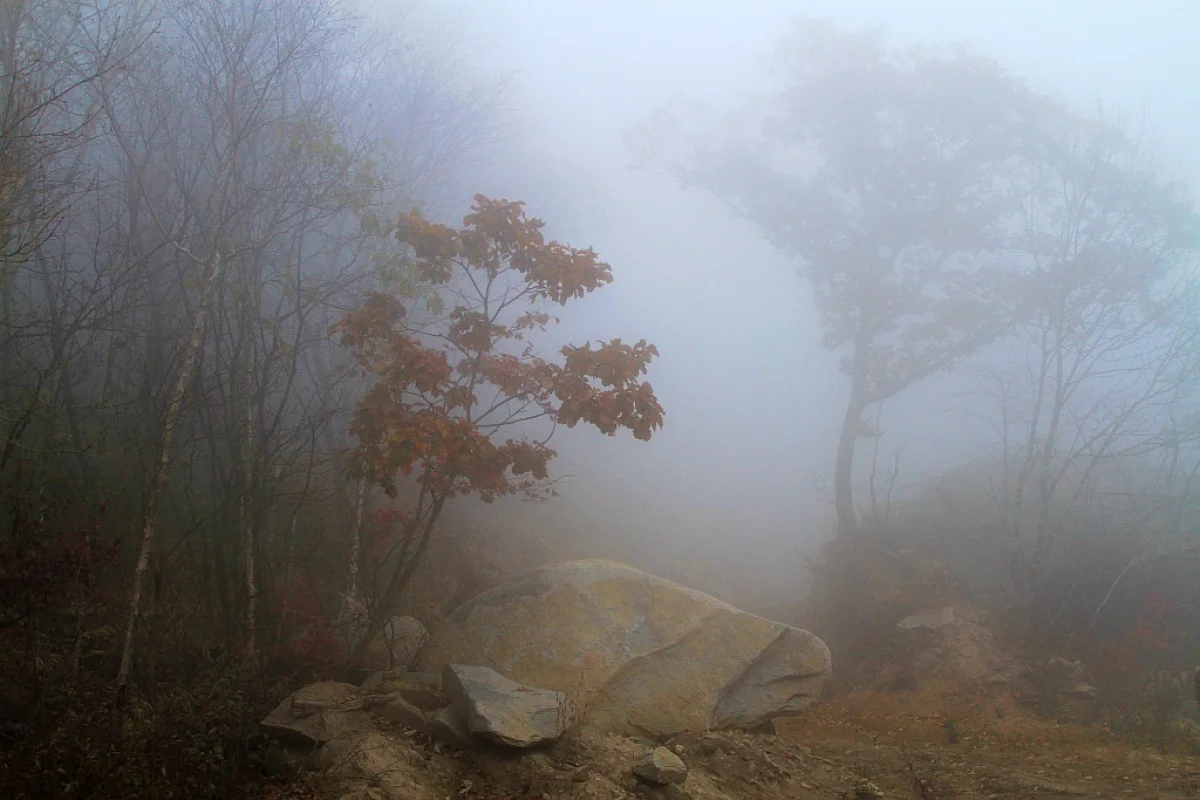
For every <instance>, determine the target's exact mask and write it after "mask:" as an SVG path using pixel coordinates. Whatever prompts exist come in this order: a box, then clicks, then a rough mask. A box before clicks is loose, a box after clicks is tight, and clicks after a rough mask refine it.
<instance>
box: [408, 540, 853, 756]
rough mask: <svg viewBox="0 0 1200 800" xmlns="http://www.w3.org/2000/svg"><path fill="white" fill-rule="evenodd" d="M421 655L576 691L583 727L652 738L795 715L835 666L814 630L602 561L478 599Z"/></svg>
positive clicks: (568, 566)
mask: <svg viewBox="0 0 1200 800" xmlns="http://www.w3.org/2000/svg"><path fill="white" fill-rule="evenodd" d="M420 663H421V665H422V668H423V669H425V670H426V671H433V670H437V669H441V668H442V666H444V665H445V664H451V663H454V664H475V665H483V666H488V667H491V668H493V669H495V670H496V671H498V672H500V673H503V674H504V675H506V676H508V677H509V678H511V679H513V680H516V681H520V682H522V683H526V684H529V685H532V686H540V687H545V688H547V689H552V690H555V691H558V692H562V693H564V694H566V695H568V697H569V698H570V700H571V704H572V706H573V707H574V708H575V709H578V710H579V714H580V717H581V722H582V725H583V726H584V727H585V728H587V729H590V730H594V731H608V732H615V733H632V734H650V735H653V736H668V735H671V734H673V733H677V732H680V731H686V730H705V729H709V728H713V727H723V726H751V725H755V724H758V723H761V722H763V721H765V720H767V719H770V718H772V717H774V716H779V715H786V714H792V713H796V712H798V711H801V710H802V709H804V708H806V707H807V706H809V705H811V704H812V703H813V702H814V701H815V700H816V699H817V697H818V696H819V695H820V693H821V691H822V689H823V687H824V685H825V682H826V681H827V679H828V677H829V672H830V656H829V649H828V648H827V647H826V646H825V643H824V642H822V641H821V640H820V639H818V638H817V637H816V636H814V635H812V634H811V633H808V632H807V631H803V630H799V629H797V628H792V627H789V626H787V625H783V624H781V623H778V622H772V621H770V620H766V619H763V618H762V617H758V616H755V615H753V614H749V613H747V612H745V611H742V610H740V609H738V608H735V607H733V606H731V605H729V604H728V603H725V602H723V601H721V600H718V599H716V598H714V597H711V596H709V595H706V594H703V593H701V592H697V591H695V590H692V589H688V588H686V587H684V586H680V585H679V584H676V583H673V582H671V581H668V580H665V579H663V578H659V577H656V576H654V575H650V574H647V573H645V572H642V571H640V570H637V569H634V568H633V567H629V566H626V565H624V564H619V563H616V562H613V561H605V560H584V561H570V562H564V563H559V564H550V565H547V566H545V567H541V568H539V569H536V570H533V571H532V572H529V573H526V574H524V575H522V576H518V577H517V578H514V579H512V580H511V581H508V582H506V583H504V584H501V585H500V586H497V587H495V588H494V589H491V590H489V591H487V592H484V593H482V594H480V595H478V596H476V597H475V598H474V599H472V600H470V601H469V602H467V603H466V604H465V605H463V606H462V607H460V608H459V609H458V610H456V611H455V612H454V613H453V614H451V615H450V617H449V618H448V619H447V621H446V623H445V624H444V625H443V626H442V627H441V628H439V629H438V630H437V631H436V632H435V634H434V636H433V637H432V638H431V639H430V641H429V642H428V643H427V644H426V646H425V648H424V649H423V650H422V652H421V659H420Z"/></svg>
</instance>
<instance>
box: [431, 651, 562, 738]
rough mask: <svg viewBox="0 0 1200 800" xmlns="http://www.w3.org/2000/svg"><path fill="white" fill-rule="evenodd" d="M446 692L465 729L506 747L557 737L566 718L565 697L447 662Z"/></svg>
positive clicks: (493, 672)
mask: <svg viewBox="0 0 1200 800" xmlns="http://www.w3.org/2000/svg"><path fill="white" fill-rule="evenodd" d="M442 688H443V689H444V691H445V692H446V697H447V699H449V700H450V702H451V704H452V705H453V707H454V709H455V711H456V712H457V713H458V716H459V718H460V719H462V720H464V721H465V722H466V726H467V730H468V731H470V732H471V733H472V734H474V735H476V736H479V737H481V738H483V739H488V740H490V741H493V742H496V743H498V744H503V745H508V746H510V747H533V746H534V745H539V744H545V743H547V742H552V741H554V740H556V739H558V738H559V737H560V736H562V735H563V733H565V732H566V728H567V722H568V720H569V716H570V715H569V713H568V712H569V708H568V701H567V696H566V695H565V694H562V693H561V692H554V691H550V690H549V689H536V688H534V687H532V686H524V685H522V684H519V683H516V682H515V681H510V680H509V679H508V678H506V677H504V676H503V675H501V674H500V673H499V672H496V671H495V670H492V669H489V668H487V667H476V666H467V665H463V664H447V665H446V667H445V669H444V670H443V671H442Z"/></svg>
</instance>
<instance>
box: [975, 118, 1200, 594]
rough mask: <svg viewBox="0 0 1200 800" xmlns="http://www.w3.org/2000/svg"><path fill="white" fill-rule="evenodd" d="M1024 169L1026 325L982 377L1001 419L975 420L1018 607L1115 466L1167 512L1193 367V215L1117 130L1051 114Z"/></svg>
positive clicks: (1021, 266)
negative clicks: (988, 437) (991, 446)
mask: <svg viewBox="0 0 1200 800" xmlns="http://www.w3.org/2000/svg"><path fill="white" fill-rule="evenodd" d="M1027 163H1028V167H1027V168H1026V169H1025V170H1023V172H1022V175H1021V176H1020V178H1019V179H1018V181H1017V183H1016V184H1015V186H1016V189H1017V191H1018V197H1019V199H1020V202H1021V209H1022V213H1021V221H1020V225H1019V227H1018V228H1017V229H1016V232H1015V234H1014V235H1013V237H1012V245H1011V263H1012V272H1013V282H1012V283H1011V284H1010V285H1012V286H1014V287H1019V288H1017V296H1018V298H1019V300H1020V310H1021V313H1020V315H1019V316H1018V317H1017V318H1016V321H1017V324H1016V326H1015V329H1014V337H1013V340H1012V341H1010V342H1007V343H1006V346H1005V347H1003V348H998V352H997V353H995V354H994V356H993V357H992V358H990V359H988V360H987V361H985V363H984V365H983V366H982V367H981V371H982V372H983V373H984V374H985V375H986V380H987V385H988V387H989V388H988V392H987V393H988V394H989V395H990V396H991V397H992V399H993V400H994V401H995V404H996V408H995V409H992V410H988V411H983V412H981V413H982V414H983V415H985V416H986V417H987V418H988V419H990V420H993V428H994V429H995V430H996V432H997V437H998V439H999V442H998V444H999V447H1000V453H1001V461H1002V474H1001V475H1000V476H998V477H997V479H996V480H995V482H994V494H995V508H996V509H997V511H998V512H999V517H1000V521H1001V523H1002V525H1003V527H1004V529H1005V531H1006V532H1007V533H1008V535H1009V536H1010V537H1011V550H1012V567H1011V578H1010V581H1011V584H1012V591H1013V593H1014V598H1013V599H1014V600H1018V599H1019V600H1021V601H1022V602H1026V603H1030V602H1035V599H1034V598H1035V596H1036V595H1037V593H1038V591H1039V590H1040V584H1041V581H1042V578H1043V576H1044V572H1045V570H1046V567H1047V564H1048V563H1049V560H1050V557H1051V555H1052V553H1053V551H1054V547H1055V543H1056V539H1057V537H1058V532H1059V531H1060V530H1061V529H1062V528H1063V527H1064V526H1067V525H1069V524H1070V522H1071V518H1072V516H1073V514H1074V513H1075V512H1076V511H1077V510H1078V509H1079V508H1080V507H1081V505H1088V506H1095V505H1096V504H1097V503H1099V502H1101V500H1100V497H1099V496H1098V491H1099V490H1101V489H1102V488H1103V487H1104V485H1105V484H1107V486H1108V488H1109V489H1113V488H1115V487H1114V486H1113V480H1114V475H1115V474H1117V472H1118V470H1119V469H1121V467H1122V465H1125V466H1127V467H1129V468H1131V469H1133V470H1134V471H1135V472H1137V473H1138V474H1140V475H1144V476H1146V477H1148V478H1149V477H1152V478H1153V482H1154V483H1157V484H1158V486H1157V487H1152V486H1151V485H1149V484H1144V483H1143V485H1141V486H1139V487H1137V488H1136V489H1134V492H1135V493H1138V494H1147V493H1153V492H1156V493H1158V494H1160V495H1161V496H1163V497H1169V496H1172V495H1174V494H1176V493H1177V489H1178V487H1179V483H1180V480H1181V479H1182V476H1183V472H1184V471H1186V470H1187V468H1188V466H1189V464H1190V461H1191V459H1190V458H1188V454H1187V449H1188V447H1187V441H1186V439H1187V438H1188V437H1187V436H1186V435H1185V434H1183V432H1182V431H1181V429H1180V421H1181V417H1183V416H1186V414H1187V412H1186V407H1187V405H1188V404H1189V402H1191V400H1194V398H1190V397H1189V396H1190V395H1192V394H1193V392H1194V384H1195V380H1196V377H1197V375H1198V373H1197V366H1198V365H1200V362H1198V361H1197V356H1198V355H1200V352H1198V349H1197V344H1200V341H1198V340H1197V336H1196V334H1197V331H1196V328H1195V325H1194V321H1193V320H1192V319H1190V317H1191V315H1192V314H1193V313H1194V310H1193V305H1194V278H1193V277H1192V276H1189V274H1188V272H1187V270H1188V268H1189V265H1190V263H1191V261H1192V260H1193V259H1194V258H1195V255H1196V253H1197V250H1198V248H1200V216H1198V215H1197V213H1196V211H1195V209H1194V207H1193V206H1192V204H1191V202H1190V200H1189V199H1188V196H1187V195H1188V193H1187V189H1186V187H1182V186H1180V185H1177V184H1172V183H1169V182H1167V181H1165V180H1164V179H1163V178H1162V177H1161V170H1159V169H1158V168H1157V165H1156V164H1155V163H1154V160H1153V157H1152V153H1151V152H1150V150H1149V149H1148V148H1147V147H1146V146H1145V145H1144V144H1143V143H1141V142H1139V141H1137V140H1135V139H1134V138H1133V137H1131V136H1129V135H1128V133H1127V132H1126V131H1125V130H1124V129H1123V128H1122V126H1120V125H1118V124H1117V123H1116V122H1114V121H1113V120H1109V119H1105V118H1102V117H1101V118H1092V119H1089V118H1085V117H1081V116H1078V115H1075V114H1072V113H1071V112H1070V111H1068V110H1067V109H1062V108H1059V109H1047V110H1046V111H1045V112H1044V113H1043V115H1042V117H1041V118H1040V119H1039V125H1038V128H1037V135H1036V137H1035V138H1032V139H1031V142H1030V157H1029V158H1028V159H1027ZM1147 459H1149V461H1150V462H1154V461H1158V462H1160V463H1159V466H1158V467H1157V468H1154V469H1148V468H1147ZM1127 488H1131V489H1133V487H1127ZM1159 522H1160V523H1165V524H1167V525H1168V527H1172V528H1176V529H1177V528H1178V523H1179V522H1180V519H1179V518H1178V517H1177V516H1176V518H1175V519H1173V520H1166V519H1165V518H1164V519H1160V520H1159ZM1150 523H1151V520H1149V519H1146V520H1143V525H1148V524H1150ZM1154 524H1158V523H1154ZM1139 527H1142V525H1139Z"/></svg>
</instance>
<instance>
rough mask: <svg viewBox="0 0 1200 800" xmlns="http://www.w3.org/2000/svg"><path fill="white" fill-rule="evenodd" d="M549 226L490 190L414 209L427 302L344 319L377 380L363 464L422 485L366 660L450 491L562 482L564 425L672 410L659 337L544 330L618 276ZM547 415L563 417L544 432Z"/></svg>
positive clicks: (344, 334) (375, 474) (357, 425)
mask: <svg viewBox="0 0 1200 800" xmlns="http://www.w3.org/2000/svg"><path fill="white" fill-rule="evenodd" d="M544 224H545V223H543V222H542V220H540V219H536V218H530V217H527V216H526V214H525V210H524V204H522V203H519V202H509V201H505V200H492V199H489V198H487V197H484V196H482V195H477V196H476V197H475V205H474V206H473V207H472V209H471V212H470V213H469V214H467V216H466V217H465V218H464V219H463V227H462V228H459V229H455V228H452V227H449V226H446V225H441V224H438V223H435V222H431V221H429V220H426V219H425V218H424V217H422V216H421V215H420V214H419V213H418V212H415V211H414V212H412V213H409V214H403V215H401V216H400V217H399V219H398V220H397V221H396V223H395V228H394V234H395V236H396V239H397V240H398V241H399V242H400V243H401V244H402V245H404V246H406V250H407V251H408V258H409V263H408V266H409V268H410V270H411V272H412V274H413V275H414V277H415V278H416V279H417V281H418V282H420V283H421V284H422V285H425V286H427V287H429V288H430V290H431V293H430V294H429V296H428V298H427V302H426V303H425V308H423V309H416V308H414V301H413V300H412V299H411V298H409V299H406V298H402V297H400V296H396V295H392V294H387V293H382V292H377V293H373V294H371V295H369V296H368V297H367V298H366V300H365V301H364V302H363V304H362V305H361V307H359V308H358V309H356V310H354V311H352V312H350V313H348V314H346V315H345V316H344V317H343V318H342V320H341V322H340V323H339V324H338V325H337V327H336V328H335V332H336V333H338V334H340V336H341V343H342V345H343V346H345V347H347V348H348V349H349V350H350V351H351V352H352V353H353V355H354V357H355V360H356V362H357V363H358V365H359V367H361V368H362V369H363V370H364V371H365V372H366V373H367V375H368V376H370V377H372V378H374V379H375V382H374V384H373V385H372V387H371V388H370V389H369V390H368V391H367V392H366V394H365V395H364V397H363V398H362V400H361V401H360V402H359V404H358V407H357V409H356V411H355V413H354V417H353V419H352V422H351V433H352V434H353V435H354V437H355V438H356V439H357V440H358V443H357V445H356V447H355V449H354V453H353V458H352V460H351V463H352V470H353V471H354V472H355V475H356V477H361V478H364V479H366V480H369V481H372V482H374V483H376V484H378V485H379V486H380V487H381V488H382V489H383V490H384V491H385V492H386V493H387V494H388V495H389V496H390V497H393V498H395V497H397V495H398V491H399V488H400V486H401V482H407V485H408V486H409V487H410V488H411V492H410V494H411V495H412V496H413V497H414V498H415V499H413V500H412V501H411V502H410V503H408V507H406V508H404V509H403V510H402V512H401V513H400V514H398V515H395V517H394V518H395V519H396V520H397V535H396V537H395V540H394V542H393V543H392V544H391V546H390V548H389V552H388V553H387V554H386V557H385V558H384V559H383V562H382V564H383V565H384V567H383V570H382V573H381V574H382V579H381V580H379V581H377V584H378V585H377V586H375V587H374V591H373V593H374V595H375V596H374V601H375V602H374V603H373V605H374V613H372V614H371V617H372V619H371V621H370V624H369V625H368V627H367V630H366V634H365V635H364V637H363V639H362V640H361V641H360V642H359V645H358V647H357V649H356V652H355V653H354V655H353V657H352V661H354V662H355V663H357V662H360V661H361V660H362V656H363V654H364V652H365V650H366V648H367V647H368V646H369V645H370V644H371V642H372V641H373V640H374V639H375V638H377V637H378V636H379V634H380V632H381V631H382V630H383V629H384V627H385V625H386V620H387V619H388V617H389V616H390V614H391V612H392V610H393V609H394V607H395V605H396V602H397V598H398V595H399V594H400V592H401V591H402V590H403V588H404V587H405V586H406V585H407V583H408V582H409V580H410V579H411V578H412V576H413V574H414V572H415V571H416V569H417V567H418V565H419V563H420V560H421V557H422V555H423V554H424V553H425V551H426V549H427V547H428V545H429V541H430V538H431V536H432V534H433V531H434V528H435V527H436V524H437V521H438V518H439V516H440V515H441V512H442V509H443V507H444V506H445V503H446V502H447V501H448V500H449V499H450V498H453V497H456V496H460V495H471V494H473V495H476V496H478V497H479V498H481V499H482V500H484V501H485V502H491V501H493V500H495V499H496V498H498V497H503V496H511V495H519V496H523V497H527V498H545V497H547V496H549V495H552V494H553V493H554V491H553V482H552V481H551V479H550V474H549V463H550V461H551V459H553V458H554V456H555V452H554V450H552V449H550V448H549V447H548V446H547V444H548V441H549V438H550V435H551V434H552V433H553V431H554V428H555V427H556V426H557V425H558V424H559V423H561V424H563V425H566V426H567V427H574V426H575V425H577V424H578V423H580V422H585V423H588V424H590V425H592V426H594V427H596V428H597V429H599V430H600V431H601V432H603V433H605V434H607V435H610V436H612V435H615V434H616V432H617V431H618V430H619V429H622V428H624V429H626V430H629V431H630V432H632V433H633V435H634V436H635V437H636V438H638V439H640V440H648V439H650V437H651V435H652V434H653V432H654V431H655V430H657V429H659V428H661V427H662V422H663V409H662V407H661V406H660V405H659V402H658V398H657V397H655V395H654V390H653V388H652V387H651V386H650V384H649V383H648V382H646V381H645V380H644V376H645V374H646V372H647V368H648V366H649V364H650V362H651V361H652V360H653V359H654V358H655V357H656V356H657V355H658V350H657V349H656V348H655V347H654V345H652V344H649V343H647V342H646V341H645V340H640V341H638V342H637V343H636V344H627V343H625V342H623V341H621V340H620V339H613V340H611V341H608V342H601V343H599V344H598V345H596V346H593V345H592V344H591V343H589V344H585V345H582V346H570V345H568V346H565V347H563V348H562V349H561V351H560V352H561V355H562V360H561V362H559V363H556V362H553V361H550V360H547V359H545V358H542V357H541V356H539V355H538V354H537V352H536V350H535V348H534V346H533V344H532V343H531V342H530V341H529V337H530V336H531V335H532V334H533V333H534V332H544V331H546V330H547V329H548V327H549V326H550V325H551V324H553V323H556V322H558V321H559V320H558V318H557V317H555V316H553V315H552V314H551V313H549V312H548V311H547V310H546V309H547V307H549V306H550V305H552V304H557V305H559V306H565V305H566V304H567V303H568V302H569V301H571V300H574V299H578V298H582V297H584V296H585V295H587V294H589V293H591V292H593V291H595V290H596V289H598V288H600V287H602V286H604V285H606V284H608V283H611V282H612V270H611V268H610V267H609V265H608V264H606V263H605V262H603V261H601V260H600V259H599V258H598V257H597V256H596V253H595V252H594V251H593V250H592V249H591V248H588V249H585V250H579V249H576V248H573V247H568V246H567V245H564V244H561V243H559V242H557V241H548V240H547V239H546V238H545V236H544V235H543V233H542V228H543V227H544ZM448 298H449V299H448ZM418 317H419V318H420V319H418ZM538 422H541V423H543V424H546V425H547V426H548V428H549V430H548V432H547V433H545V434H544V435H543V436H542V437H540V438H536V437H535V436H534V433H535V432H537V430H538V428H537V423H538Z"/></svg>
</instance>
